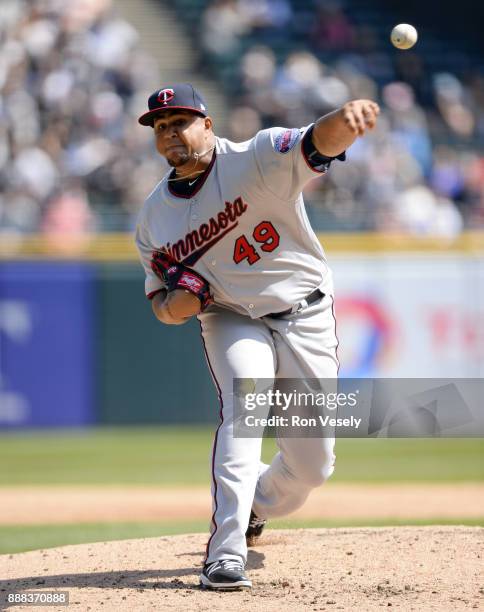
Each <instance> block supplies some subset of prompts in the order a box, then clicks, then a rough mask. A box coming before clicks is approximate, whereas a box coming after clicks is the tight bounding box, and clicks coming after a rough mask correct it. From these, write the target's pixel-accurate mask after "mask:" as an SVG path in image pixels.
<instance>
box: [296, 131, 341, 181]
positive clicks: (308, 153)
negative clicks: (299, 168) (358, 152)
mask: <svg viewBox="0 0 484 612" xmlns="http://www.w3.org/2000/svg"><path fill="white" fill-rule="evenodd" d="M313 128H314V125H312V126H311V127H310V128H309V129H308V130H307V131H306V133H305V134H304V136H303V139H302V141H301V151H302V154H303V157H304V160H305V162H306V163H307V165H308V166H309V167H310V168H311V170H313V171H314V172H316V173H317V174H324V173H325V172H326V171H327V170H328V168H329V167H330V165H331V162H332V161H333V160H335V159H339V160H340V161H345V159H346V151H343V153H340V154H339V155H336V157H328V156H326V155H322V154H321V153H320V152H319V151H318V150H317V149H316V147H315V146H314V143H313Z"/></svg>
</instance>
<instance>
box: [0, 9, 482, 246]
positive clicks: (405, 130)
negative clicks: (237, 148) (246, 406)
mask: <svg viewBox="0 0 484 612" xmlns="http://www.w3.org/2000/svg"><path fill="white" fill-rule="evenodd" d="M312 1H313V0H312ZM314 2H315V3H316V5H315V6H316V7H317V6H318V3H317V0H314ZM303 4H304V5H307V4H308V2H301V3H296V1H295V0H292V1H290V0H211V1H206V2H201V6H202V5H203V6H204V7H205V8H204V11H203V12H201V14H200V19H199V23H200V32H199V34H200V46H201V48H202V50H203V53H204V58H206V59H207V63H208V65H209V66H210V65H212V66H216V65H219V66H222V67H224V66H225V68H226V67H227V66H228V65H229V66H230V67H231V69H232V71H233V70H234V67H235V71H236V75H237V78H236V79H232V80H231V86H230V87H229V83H228V82H226V83H224V90H225V91H226V92H227V95H228V102H227V107H228V108H229V109H230V134H229V136H230V137H232V138H233V139H234V140H239V141H240V140H245V139H247V138H249V137H251V136H252V135H253V134H254V133H255V132H256V131H257V130H259V129H261V128H263V127H268V126H271V125H280V126H285V127H293V126H303V125H307V124H309V123H311V122H312V121H313V120H314V119H315V118H316V117H318V116H320V115H321V114H324V113H326V112H328V111H330V110H332V109H334V108H335V107H337V106H339V105H341V104H343V103H344V102H346V101H347V100H349V99H351V98H355V97H358V98H362V97H364V98H371V99H375V100H377V101H379V103H380V104H381V106H382V110H383V113H382V116H381V118H380V121H379V125H378V128H377V129H376V130H375V131H374V133H373V134H372V135H371V136H370V137H368V138H364V139H361V140H359V141H357V143H356V144H355V145H354V146H353V147H352V148H351V150H350V152H349V155H348V159H349V160H350V163H348V162H346V163H341V162H335V163H334V164H333V166H332V168H331V172H330V173H328V176H327V177H326V178H325V179H324V180H323V181H314V182H313V183H312V184H311V185H310V187H309V188H308V190H307V200H308V202H309V214H310V217H311V218H312V221H313V223H314V225H315V227H316V228H317V229H330V230H334V229H336V230H338V229H342V230H361V229H366V230H381V231H392V230H396V231H402V230H403V231H408V232H410V233H414V234H431V233H436V234H440V235H444V236H450V237H451V236H453V235H456V234H458V233H459V232H460V231H461V230H462V229H463V228H464V227H470V228H482V227H484V158H483V157H482V151H481V152H480V153H479V151H478V148H477V144H476V143H479V142H482V137H483V132H484V120H483V118H482V113H481V114H480V112H479V109H482V104H483V98H484V94H483V91H484V87H483V82H484V81H483V78H482V76H480V75H478V74H470V75H467V78H466V79H465V80H463V79H462V78H458V77H457V76H456V75H455V74H451V73H449V72H436V73H432V74H429V73H427V72H426V71H425V69H424V66H423V62H422V58H421V57H419V55H418V52H413V51H412V52H406V53H407V55H404V54H402V55H401V57H402V58H404V60H402V62H401V64H400V65H398V66H395V65H394V62H393V61H392V60H391V59H390V58H389V54H388V53H382V52H381V49H379V47H378V45H377V37H376V36H375V33H374V32H373V31H372V30H371V28H368V27H367V26H358V25H356V24H354V23H353V22H352V21H351V20H350V19H349V18H348V16H347V14H346V13H345V11H344V7H343V5H341V4H340V3H338V2H336V1H335V0H328V1H326V2H324V3H323V2H321V3H319V8H315V9H314V10H313V11H312V12H309V13H308V12H307V11H306V12H302V11H300V10H299V7H300V5H301V6H302V5H303ZM296 6H297V7H298V9H297V10H296ZM200 10H201V9H200ZM291 33H293V34H294V36H299V38H301V36H302V37H303V39H304V50H300V49H291V48H290V46H289V47H288V46H287V44H288V40H289V42H290V37H291V35H292V34H291ZM138 39H139V34H138V33H137V32H136V31H135V30H134V29H133V27H132V26H131V25H130V24H129V23H127V22H126V21H124V20H123V19H122V18H121V17H120V16H119V15H118V14H117V13H116V12H115V11H114V10H113V6H112V1H111V0H1V2H0V117H1V122H0V231H8V232H19V233H27V232H33V231H41V232H44V233H47V234H49V233H50V234H52V235H54V236H55V235H67V236H72V235H74V234H75V233H76V232H77V233H83V232H89V231H113V230H129V229H131V228H132V226H133V223H134V219H135V216H136V212H137V210H138V208H139V206H140V205H141V203H142V202H143V200H144V198H145V197H146V195H147V191H149V189H150V188H151V187H152V186H153V185H154V184H155V183H156V182H157V181H158V180H159V178H160V174H161V173H162V170H161V169H160V160H159V159H158V158H157V156H156V155H155V154H154V149H153V145H152V138H151V136H152V135H151V132H150V130H144V129H140V128H139V126H138V124H137V121H136V119H137V117H138V115H139V114H140V113H141V112H142V111H143V110H144V108H145V106H146V96H147V94H148V93H149V92H150V91H151V90H152V89H153V83H157V82H158V67H157V65H156V62H155V61H154V59H153V58H152V57H150V56H149V55H147V54H146V53H145V52H143V51H141V50H140V46H139V40H138ZM183 44H189V43H188V41H187V42H183ZM286 47H287V48H288V52H287V53H286V54H282V55H281V49H282V48H286ZM215 74H216V73H215Z"/></svg>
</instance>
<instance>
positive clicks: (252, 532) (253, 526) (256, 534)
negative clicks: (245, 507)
mask: <svg viewBox="0 0 484 612" xmlns="http://www.w3.org/2000/svg"><path fill="white" fill-rule="evenodd" d="M266 523H267V521H266V520H265V519H261V518H259V517H258V516H257V515H256V514H255V512H254V511H253V510H251V511H250V518H249V526H248V527H247V531H246V532H245V541H246V542H247V546H248V547H249V548H250V547H252V546H255V545H256V544H257V542H258V540H259V538H260V536H261V535H262V532H263V531H264V527H265V524H266Z"/></svg>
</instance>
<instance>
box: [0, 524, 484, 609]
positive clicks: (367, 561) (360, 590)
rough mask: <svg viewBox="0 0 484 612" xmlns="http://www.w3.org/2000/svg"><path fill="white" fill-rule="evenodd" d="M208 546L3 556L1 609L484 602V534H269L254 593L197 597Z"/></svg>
mask: <svg viewBox="0 0 484 612" xmlns="http://www.w3.org/2000/svg"><path fill="white" fill-rule="evenodd" d="M205 541H206V534H192V535H183V536H172V537H162V538H150V539H143V540H126V541H122V542H109V543H98V544H85V545H80V546H64V547H61V548H56V549H47V550H40V551H33V552H27V553H21V554H17V555H3V556H0V576H1V577H2V578H1V579H0V601H1V602H2V603H1V604H0V609H2V610H8V609H9V606H8V605H7V604H5V603H3V602H4V601H5V599H6V596H7V594H8V593H9V592H12V591H23V592H25V591H26V590H35V591H49V590H53V589H56V590H65V591H69V594H70V605H71V606H75V607H74V609H75V610H82V611H84V610H92V611H93V612H98V611H99V610H104V611H106V612H107V611H109V610H116V611H117V612H122V611H128V610H129V611H130V612H132V611H139V612H141V611H143V612H145V611H147V610H150V611H151V610H153V611H154V610H157V611H158V610H177V611H178V610H179V611H180V612H181V611H186V610H190V611H191V610H193V611H201V610H224V611H225V610H227V609H239V610H243V611H244V612H246V611H256V610H260V611H263V610H264V611H266V610H268V611H274V612H275V611H276V610H277V611H280V610H290V611H291V612H298V611H299V610H359V611H360V610H361V611H363V610H371V611H374V610H377V609H379V607H380V606H384V607H392V609H400V610H405V611H409V610H415V611H421V610H442V611H446V612H448V610H453V611H455V610H464V609H466V610H467V609H469V608H478V607H479V606H480V605H482V603H483V594H484V585H483V584H482V574H481V573H480V572H481V570H482V558H481V557H482V551H483V544H484V529H483V528H479V527H398V528H377V529H373V528H372V529H300V530H267V531H266V532H265V533H264V536H263V539H262V541H261V545H260V546H259V547H257V548H256V549H252V550H251V551H250V552H249V560H248V570H249V575H250V577H251V578H252V580H253V583H254V588H253V589H252V591H250V592H247V591H242V592H234V593H213V592H207V591H203V592H202V591H200V590H199V587H198V574H199V571H200V565H201V562H202V558H203V549H204V545H205ZM479 580H481V584H480V583H479ZM2 600H3V601H2ZM10 609H11V610H12V612H20V611H21V610H25V611H27V610H31V609H32V608H31V607H23V606H15V607H13V606H12V607H11V608H10ZM36 609H38V610H39V609H44V608H36ZM45 610H50V611H54V610H62V611H63V612H65V610H66V608H65V607H60V606H59V607H57V606H52V607H49V608H45Z"/></svg>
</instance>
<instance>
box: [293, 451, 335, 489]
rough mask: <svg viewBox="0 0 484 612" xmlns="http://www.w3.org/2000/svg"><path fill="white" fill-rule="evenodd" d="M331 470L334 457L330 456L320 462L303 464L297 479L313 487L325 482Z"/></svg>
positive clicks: (332, 469) (332, 470)
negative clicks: (301, 471)
mask: <svg viewBox="0 0 484 612" xmlns="http://www.w3.org/2000/svg"><path fill="white" fill-rule="evenodd" d="M333 472H334V457H330V458H328V460H327V461H325V462H324V463H322V464H319V465H306V466H304V471H303V473H302V474H300V478H299V479H300V480H302V481H303V482H304V483H305V484H307V485H308V486H309V487H311V488H312V489H314V488H316V487H320V486H321V485H322V484H323V483H325V482H326V480H328V478H329V477H330V476H331V474H332V473H333Z"/></svg>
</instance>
